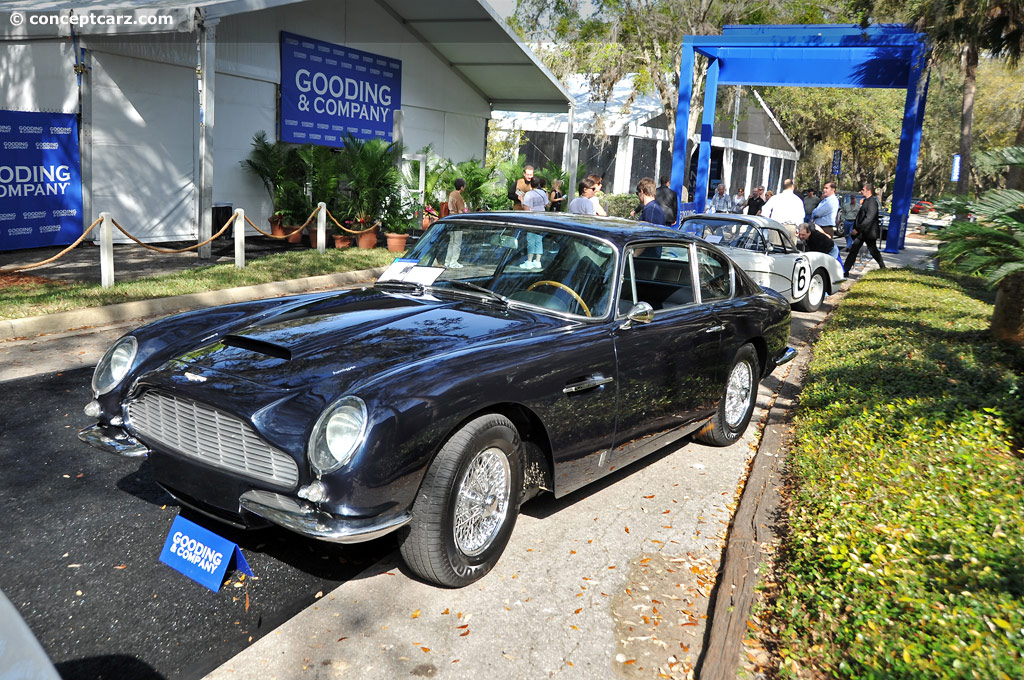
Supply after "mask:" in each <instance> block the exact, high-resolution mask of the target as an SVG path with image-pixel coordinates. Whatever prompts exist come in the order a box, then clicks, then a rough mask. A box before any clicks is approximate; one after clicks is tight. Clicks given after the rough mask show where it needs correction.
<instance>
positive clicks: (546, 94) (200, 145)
mask: <svg viewBox="0 0 1024 680" xmlns="http://www.w3.org/2000/svg"><path fill="white" fill-rule="evenodd" d="M69 5H70V7H69ZM15 14H18V15H20V18H19V17H15V16H14V15H15ZM72 17H73V18H72ZM282 31H287V32H290V33H294V34H298V35H301V36H307V37H309V38H311V39H314V40H318V41H325V42H328V43H332V44H337V45H341V46H345V47H349V48H353V49H355V50H361V51H365V52H369V53H373V54H377V55H382V56H384V57H386V58H391V59H393V60H397V61H400V62H401V66H402V72H401V73H402V79H401V83H402V106H401V115H395V133H396V134H397V135H399V136H400V137H401V138H402V139H403V141H404V142H405V143H406V145H407V146H408V147H409V148H412V149H416V148H420V147H422V146H425V145H426V144H431V145H433V147H434V148H435V149H436V150H437V151H438V152H439V153H441V154H443V155H444V156H446V157H449V158H452V159H455V160H466V159H469V158H472V157H476V158H483V155H484V150H485V149H484V146H485V143H486V126H487V121H488V119H489V118H490V117H491V114H492V111H493V110H495V109H526V110H534V111H537V110H543V111H559V110H561V111H564V110H566V109H567V107H568V102H569V96H568V93H567V92H566V91H565V90H564V88H563V87H562V86H561V84H560V83H559V82H558V81H557V79H555V78H554V77H553V76H552V75H551V73H550V72H549V71H548V70H547V69H546V68H544V66H543V65H542V64H541V63H540V62H539V61H538V59H537V58H536V56H535V55H534V54H533V53H532V52H530V51H529V49H527V48H526V47H525V46H523V45H522V43H520V42H518V41H517V39H516V37H515V36H514V34H512V33H511V32H510V30H509V29H508V28H507V26H506V25H505V23H504V21H503V20H502V19H500V18H499V17H498V16H497V15H496V14H495V13H494V10H493V9H491V7H490V6H489V5H487V4H486V2H484V1H483V0H445V2H437V1H436V0H374V1H373V2H368V1H366V0H206V1H203V0H199V1H198V2H173V1H171V0H164V1H159V0H158V1H157V2H147V1H145V0H137V1H135V2H131V1H130V0H129V1H127V2H125V1H122V2H120V3H118V7H117V8H111V7H110V4H109V3H107V2H102V1H93V0H81V1H78V2H74V3H68V2H51V1H44V2H39V1H32V2H28V1H24V2H22V1H19V0H15V1H14V2H7V3H5V4H4V12H0V79H2V82H3V83H4V87H3V88H2V89H0V109H5V110H10V111H40V112H63V113H77V114H80V129H81V134H80V139H81V141H80V148H81V158H82V183H83V212H84V215H85V220H84V221H85V224H89V223H91V221H92V219H93V218H94V217H95V216H96V215H97V214H98V213H100V212H101V211H108V212H111V213H112V214H113V215H114V218H115V219H116V220H118V222H119V223H120V224H122V225H124V226H125V228H126V229H128V230H129V231H131V232H132V233H134V234H136V235H138V236H140V237H141V238H142V240H144V241H166V240H180V239H192V238H196V237H197V236H200V235H203V234H209V233H210V229H211V208H212V206H214V205H216V204H230V205H232V206H235V207H244V208H245V209H246V211H247V213H249V214H251V215H253V216H254V218H255V217H256V216H262V217H263V218H265V217H267V216H269V214H270V212H271V205H270V199H269V197H268V196H267V194H266V191H265V190H264V189H263V187H262V185H261V184H260V183H259V181H258V180H257V179H256V178H255V177H253V176H251V175H250V174H248V173H246V172H245V171H244V170H243V169H242V168H241V167H240V165H239V164H240V161H242V160H243V159H244V158H245V157H246V156H247V155H248V153H249V151H250V148H251V146H250V145H251V139H252V136H253V134H254V133H256V132H257V131H259V130H265V131H267V132H268V133H269V134H270V136H271V137H272V138H273V137H274V136H275V131H276V130H277V129H278V123H279V119H280V102H279V88H280V85H281V51H280V44H281V43H280V40H281V37H280V34H281V32H282ZM218 226H219V225H218Z"/></svg>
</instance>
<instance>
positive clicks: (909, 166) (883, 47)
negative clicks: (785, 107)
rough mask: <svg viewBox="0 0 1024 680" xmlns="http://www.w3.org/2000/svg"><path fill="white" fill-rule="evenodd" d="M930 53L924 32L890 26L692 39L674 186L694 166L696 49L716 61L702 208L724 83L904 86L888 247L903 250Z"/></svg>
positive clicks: (704, 140) (709, 91)
mask: <svg viewBox="0 0 1024 680" xmlns="http://www.w3.org/2000/svg"><path fill="white" fill-rule="evenodd" d="M929 51H930V47H929V45H928V41H927V38H926V36H925V35H924V34H921V33H914V32H913V31H910V30H908V29H907V28H905V27H904V26H900V25H890V24H881V25H876V26H869V27H867V28H861V27H859V26H855V25H835V24H809V25H799V26H784V25H782V26H725V27H724V28H723V29H722V35H720V36H717V35H716V36H686V37H685V38H684V39H683V52H682V64H681V66H680V71H679V74H680V78H679V106H678V108H677V110H676V136H675V140H674V143H673V156H672V188H673V189H675V190H676V192H677V193H681V188H682V186H683V184H684V181H685V179H686V173H687V170H688V168H689V163H688V162H687V159H686V142H687V139H686V131H687V128H688V125H689V119H690V97H691V95H692V93H693V69H694V64H695V60H696V55H697V54H701V55H703V56H705V57H707V58H708V60H709V62H710V64H709V66H708V74H707V80H706V82H705V90H704V114H703V117H702V119H701V124H700V145H699V148H698V156H697V185H696V187H695V190H694V203H695V206H694V207H695V209H696V210H697V212H702V211H703V210H704V206H705V204H706V201H707V190H708V171H709V167H710V160H711V136H712V132H713V130H714V121H715V104H716V102H717V94H718V92H717V90H718V86H719V85H783V86H791V87H850V88H906V90H907V97H906V102H905V104H904V109H903V130H902V133H901V135H900V148H899V155H898V157H897V160H896V180H895V185H894V187H893V199H892V213H891V215H890V218H889V233H888V236H887V238H886V244H885V252H887V253H895V252H898V251H899V249H901V248H903V247H904V239H905V238H906V227H907V215H908V213H909V212H910V200H911V195H912V193H913V190H914V175H915V174H916V172H917V157H918V152H919V151H920V148H921V127H922V124H923V122H924V104H925V96H926V94H927V91H928V74H927V71H926V68H925V66H926V63H927V57H928V53H929ZM687 73H688V74H690V76H689V77H688V78H687V77H685V76H684V74H687ZM893 227H896V228H893Z"/></svg>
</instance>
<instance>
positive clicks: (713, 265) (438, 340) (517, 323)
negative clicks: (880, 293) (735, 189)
mask: <svg viewBox="0 0 1024 680" xmlns="http://www.w3.org/2000/svg"><path fill="white" fill-rule="evenodd" d="M789 326H790V310H789V305H788V304H787V302H786V300H785V299H784V298H783V297H782V296H781V295H779V294H778V293H775V292H773V291H768V290H765V289H763V288H762V287H761V286H759V285H757V284H756V283H754V281H752V280H751V278H750V277H749V276H748V275H747V274H745V273H744V272H743V271H742V270H741V269H740V268H738V267H737V266H736V265H735V264H733V262H732V261H730V259H729V258H728V257H726V256H725V255H724V254H723V252H722V251H721V250H719V249H718V248H717V247H715V246H714V245H711V244H709V243H707V242H705V241H703V240H701V239H699V238H694V237H691V236H686V235H684V234H681V233H679V232H677V231H672V230H667V229H661V228H656V227H646V226H640V227H638V226H637V225H636V223H635V222H627V221H620V220H616V219H614V218H607V219H602V218H593V217H585V216H579V215H560V214H552V213H546V214H531V213H526V212H517V213H478V214H465V215H457V216H451V217H448V218H446V219H443V220H441V221H439V222H437V223H435V224H434V225H433V226H432V227H431V228H430V229H429V230H428V231H427V232H426V233H425V234H424V235H423V236H422V237H421V238H420V239H419V241H418V242H417V243H416V244H415V245H414V246H413V247H412V249H411V250H410V251H409V252H408V253H407V254H406V255H405V256H404V257H401V258H399V259H397V260H396V261H395V262H394V264H392V265H391V266H389V267H388V268H387V270H386V271H384V272H383V274H381V275H380V277H379V278H378V279H377V280H376V282H375V283H374V284H373V285H367V286H365V287H362V288H355V289H350V290H343V291H340V292H338V291H335V292H326V293H311V294H306V295H299V296H294V297H284V298H278V299H270V300H259V301H254V302H244V303H238V304H232V305H227V306H223V307H218V308H211V309H203V310H198V311H192V312H188V313H184V314H180V315H177V316H173V317H170V318H166V319H163V320H161V321H158V322H156V323H153V324H151V325H148V326H144V327H142V328H138V329H136V330H134V331H132V332H130V333H128V334H127V335H125V336H124V337H122V338H121V339H119V340H118V341H117V342H116V343H114V345H113V346H111V347H110V349H109V350H108V351H107V353H106V354H105V355H104V356H103V358H102V360H101V361H100V362H99V364H98V365H97V366H96V370H95V373H94V376H93V381H92V391H93V400H92V401H91V402H90V403H89V405H88V406H87V407H86V413H87V414H89V415H90V416H91V417H94V418H95V419H96V420H97V422H96V424H95V425H93V426H91V427H88V428H86V429H85V430H83V431H82V432H81V433H80V437H81V438H82V439H83V440H84V441H86V442H88V443H90V444H92V445H95V446H97V447H99V448H102V449H105V450H107V451H111V452H114V453H119V454H122V455H127V456H148V457H149V462H150V465H151V470H152V474H153V477H154V478H155V480H156V482H157V483H158V484H159V485H160V486H162V487H163V488H164V489H166V490H167V491H168V492H169V493H170V494H171V495H173V496H174V497H175V498H177V499H178V500H179V501H180V502H181V504H183V505H185V506H188V507H191V508H193V509H195V510H197V511H199V512H202V513H205V514H206V515H208V516H210V517H212V518H215V519H216V520H218V521H221V522H227V523H230V524H232V525H236V526H243V527H258V526H268V525H271V524H276V525H279V526H281V527H285V528H287V529H289V530H291V531H294V532H297V533H299V534H302V535H305V536H309V537H313V538H317V539H322V540H325V541H334V542H340V543H355V542H360V541H367V540H370V539H373V538H375V537H378V536H382V535H385V534H388V533H390V532H395V536H396V537H397V542H398V545H399V546H400V550H401V554H402V556H403V558H404V560H405V562H406V564H407V565H408V567H409V569H410V570H411V571H412V572H414V573H415V574H416V575H418V576H419V577H421V578H423V579H425V580H427V581H430V582H433V583H437V584H441V585H445V586H462V585H466V584H468V583H471V582H473V581H474V580H476V579H478V578H480V577H481V576H483V575H484V574H486V573H487V572H488V571H489V570H490V569H491V567H493V565H494V564H495V563H496V562H497V560H498V558H499V556H500V555H501V553H502V550H503V549H504V547H505V545H506V543H507V542H508V540H509V535H510V534H511V532H512V529H513V526H514V524H515V521H516V517H517V514H518V512H519V508H520V504H521V503H522V502H524V501H526V500H528V499H529V498H531V497H533V496H534V495H536V494H537V493H538V492H540V491H549V492H551V493H553V494H554V495H555V496H563V495H565V494H568V493H570V492H572V491H573V490H575V489H578V488H580V487H582V486H583V485H585V484H588V483H590V482H593V481H595V480H597V479H600V478H601V477H603V476H605V475H607V474H608V473H609V472H611V471H612V470H617V469H619V468H621V467H623V466H625V465H628V464H629V463H631V462H633V461H635V460H637V459H639V458H641V457H643V456H645V455H646V454H648V453H650V452H652V451H656V450H658V449H661V448H663V447H665V446H667V445H668V444H670V443H672V442H674V441H676V440H678V439H680V438H682V437H685V436H687V435H690V434H693V435H694V436H695V437H696V438H697V439H698V440H700V441H702V442H705V443H709V444H713V445H728V444H730V443H732V442H735V441H736V440H737V439H739V437H740V436H741V435H742V434H743V432H744V430H745V428H746V427H747V424H748V422H749V420H750V417H751V412H752V410H753V408H754V405H755V400H756V395H757V387H758V382H759V380H760V379H762V378H763V377H765V376H767V375H768V373H770V372H771V371H772V370H773V369H774V368H775V367H776V366H777V365H779V364H780V363H784V362H786V361H788V360H789V359H791V358H792V356H793V350H792V349H790V348H788V347H787V341H788V337H789Z"/></svg>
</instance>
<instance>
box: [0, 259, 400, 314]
mask: <svg viewBox="0 0 1024 680" xmlns="http://www.w3.org/2000/svg"><path fill="white" fill-rule="evenodd" d="M395 256H396V253H391V252H388V251H387V250H386V249H384V248H373V249H371V250H362V249H359V248H345V249H343V250H334V249H331V250H328V251H326V252H325V253H324V254H323V255H321V254H320V253H319V252H317V251H316V250H300V251H292V252H286V253H277V254H274V255H268V256H267V257H261V258H259V259H255V260H250V261H249V262H247V263H246V266H245V268H244V269H238V268H236V267H235V265H234V264H218V265H211V266H209V267H195V268H193V269H188V270H185V271H180V272H176V273H174V274H166V275H163V276H154V277H150V278H145V279H138V280H136V281H125V282H122V283H115V284H114V285H113V286H111V287H110V288H103V287H101V286H100V285H99V284H98V283H62V282H52V283H28V284H25V285H8V286H5V287H4V288H3V289H2V290H0V319H16V318H20V317H26V316H39V315H42V314H52V313H54V312H64V311H67V310H70V309H82V308H84V307H98V306H101V305H109V304H114V303H117V302H130V301H132V300H148V299H150V298H157V297H168V296H172V295H185V294H188V293H202V292H205V291H210V290H220V289H222V288H233V287H235V286H248V285H253V284H257V283H268V282H271V281H284V280H287V279H299V278H303V277H306V276H320V275H322V274H336V273H338V272H347V271H357V270H360V269H371V268H374V267H382V266H386V265H388V264H391V262H392V261H394V259H395Z"/></svg>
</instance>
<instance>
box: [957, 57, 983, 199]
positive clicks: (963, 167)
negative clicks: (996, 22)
mask: <svg viewBox="0 0 1024 680" xmlns="http://www.w3.org/2000/svg"><path fill="white" fill-rule="evenodd" d="M963 64H964V102H963V108H962V109H961V111H960V179H959V180H958V181H957V183H956V193H957V195H958V196H966V195H967V192H968V190H969V189H970V182H971V132H972V129H973V127H974V95H975V91H976V90H977V88H978V81H977V78H978V47H977V45H974V44H968V45H967V49H966V51H965V52H964V59H963Z"/></svg>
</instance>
